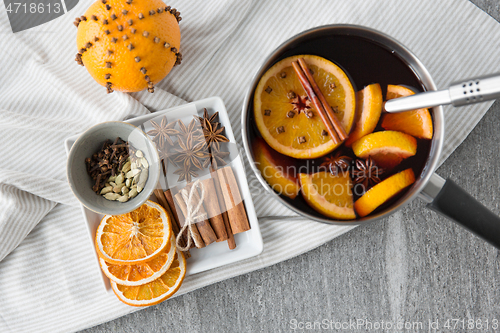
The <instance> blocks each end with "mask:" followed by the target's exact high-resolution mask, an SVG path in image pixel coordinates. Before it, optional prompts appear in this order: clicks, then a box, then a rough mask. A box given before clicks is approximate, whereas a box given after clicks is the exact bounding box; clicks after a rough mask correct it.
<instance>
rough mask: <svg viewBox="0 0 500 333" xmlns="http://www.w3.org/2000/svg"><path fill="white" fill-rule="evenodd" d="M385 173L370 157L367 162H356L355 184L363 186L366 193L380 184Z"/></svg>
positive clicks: (361, 160) (354, 171)
mask: <svg viewBox="0 0 500 333" xmlns="http://www.w3.org/2000/svg"><path fill="white" fill-rule="evenodd" d="M384 172H385V170H384V169H382V168H380V167H379V166H378V165H377V163H375V161H374V160H373V159H372V158H371V157H368V158H367V159H366V160H364V159H357V160H356V164H355V169H353V170H352V177H353V180H354V183H355V184H363V187H364V190H365V191H366V190H368V188H369V187H371V186H373V185H375V184H378V183H380V176H382V175H383V174H384Z"/></svg>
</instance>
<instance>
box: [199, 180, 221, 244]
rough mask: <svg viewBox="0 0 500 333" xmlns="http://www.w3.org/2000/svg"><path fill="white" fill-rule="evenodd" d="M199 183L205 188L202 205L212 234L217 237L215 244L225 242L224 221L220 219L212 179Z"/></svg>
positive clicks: (219, 210) (219, 209)
mask: <svg viewBox="0 0 500 333" xmlns="http://www.w3.org/2000/svg"><path fill="white" fill-rule="evenodd" d="M201 183H202V184H203V186H204V187H205V198H204V200H203V205H204V206H205V210H206V212H207V214H208V217H209V221H210V224H211V225H212V229H214V232H215V234H216V235H217V242H222V241H225V240H227V239H228V236H227V231H226V226H225V225H224V219H223V218H222V211H221V208H220V205H219V200H218V199H217V192H216V191H215V185H214V180H213V179H212V178H207V179H204V180H202V181H201Z"/></svg>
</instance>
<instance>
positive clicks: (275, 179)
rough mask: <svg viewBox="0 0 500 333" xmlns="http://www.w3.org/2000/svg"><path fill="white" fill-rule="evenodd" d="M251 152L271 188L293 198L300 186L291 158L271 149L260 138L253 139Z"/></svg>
mask: <svg viewBox="0 0 500 333" xmlns="http://www.w3.org/2000/svg"><path fill="white" fill-rule="evenodd" d="M253 153H254V156H255V163H256V165H257V168H258V169H259V170H260V173H261V175H262V177H264V179H265V180H266V181H267V183H268V184H269V185H270V186H271V188H272V189H273V190H275V191H276V192H277V193H279V194H283V195H285V196H287V197H289V198H291V199H295V197H296V196H297V194H298V193H299V191H300V186H299V180H298V178H297V176H296V174H295V167H294V163H293V161H292V159H291V158H290V157H288V156H284V155H281V154H279V153H277V152H275V151H273V150H272V149H271V147H269V146H268V145H267V143H266V142H265V141H264V140H262V139H257V140H255V142H254V144H253Z"/></svg>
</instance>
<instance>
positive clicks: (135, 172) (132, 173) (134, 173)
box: [125, 168, 141, 178]
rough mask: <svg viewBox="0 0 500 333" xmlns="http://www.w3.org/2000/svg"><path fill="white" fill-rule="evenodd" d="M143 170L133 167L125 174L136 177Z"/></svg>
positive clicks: (128, 176) (126, 176) (127, 176)
mask: <svg viewBox="0 0 500 333" xmlns="http://www.w3.org/2000/svg"><path fill="white" fill-rule="evenodd" d="M140 172H141V170H140V169H134V168H132V170H130V171H129V172H127V174H126V175H125V178H132V177H135V176H136V175H137V174H139V173H140Z"/></svg>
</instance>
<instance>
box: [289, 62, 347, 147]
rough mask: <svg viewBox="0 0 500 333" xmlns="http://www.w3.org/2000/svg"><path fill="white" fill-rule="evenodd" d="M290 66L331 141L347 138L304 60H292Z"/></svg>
mask: <svg viewBox="0 0 500 333" xmlns="http://www.w3.org/2000/svg"><path fill="white" fill-rule="evenodd" d="M292 66H293V69H294V70H295V73H296V74H297V76H298V78H299V81H300V84H301V85H302V88H304V90H305V91H306V93H307V96H308V97H309V100H310V101H311V102H312V103H313V104H314V107H315V108H316V110H318V113H319V116H320V117H321V121H322V122H323V124H325V127H326V130H327V132H328V134H329V135H330V138H331V139H332V141H333V142H334V143H335V144H337V143H339V142H342V141H344V140H345V139H347V133H346V132H345V130H344V128H343V127H342V124H341V123H340V121H339V120H338V119H337V117H336V116H335V114H334V112H333V109H332V107H331V106H330V105H329V104H328V102H327V101H326V98H325V96H324V95H323V93H322V92H321V90H320V89H319V87H318V85H317V84H316V81H314V78H313V76H312V74H311V71H310V70H309V67H307V64H306V62H305V60H304V59H303V58H299V59H298V61H293V62H292Z"/></svg>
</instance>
